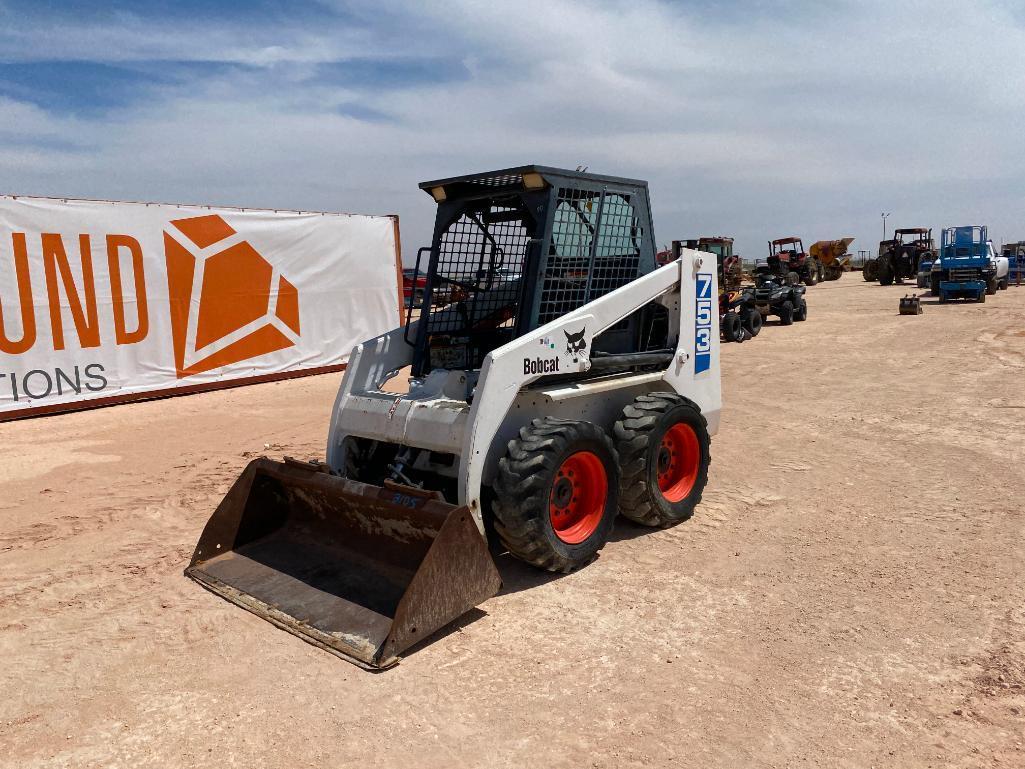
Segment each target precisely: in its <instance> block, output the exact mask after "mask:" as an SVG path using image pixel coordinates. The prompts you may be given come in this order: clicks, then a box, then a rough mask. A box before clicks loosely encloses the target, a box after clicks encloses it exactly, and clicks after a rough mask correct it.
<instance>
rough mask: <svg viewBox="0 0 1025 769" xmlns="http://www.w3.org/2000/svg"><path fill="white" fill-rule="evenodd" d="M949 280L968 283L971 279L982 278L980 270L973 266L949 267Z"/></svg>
mask: <svg viewBox="0 0 1025 769" xmlns="http://www.w3.org/2000/svg"><path fill="white" fill-rule="evenodd" d="M949 280H951V281H953V282H954V283H968V282H969V281H973V280H982V271H981V270H979V269H977V268H974V267H961V268H956V269H951V270H950V278H949Z"/></svg>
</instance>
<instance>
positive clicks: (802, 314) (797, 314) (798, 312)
mask: <svg viewBox="0 0 1025 769" xmlns="http://www.w3.org/2000/svg"><path fill="white" fill-rule="evenodd" d="M794 320H796V321H797V322H798V323H800V322H801V321H805V320H808V302H807V301H805V300H804V299H802V300H801V301H800V302H799V303H798V305H797V309H795V310H794Z"/></svg>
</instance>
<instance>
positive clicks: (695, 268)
mask: <svg viewBox="0 0 1025 769" xmlns="http://www.w3.org/2000/svg"><path fill="white" fill-rule="evenodd" d="M420 186H421V188H422V189H423V190H424V191H425V192H426V193H427V194H429V195H430V196H431V197H432V198H433V200H434V201H435V202H436V203H437V215H436V220H435V226H434V235H433V238H432V241H431V244H430V245H429V246H427V247H425V248H422V249H420V251H419V252H418V254H417V262H416V266H415V269H414V276H413V280H414V281H415V280H417V279H418V277H419V276H423V277H424V278H425V279H426V282H425V285H424V289H423V292H422V299H421V298H419V297H417V298H414V300H413V301H412V302H411V306H410V307H409V308H408V310H407V315H406V322H405V324H404V325H403V326H401V327H399V328H396V329H395V330H393V331H391V332H388V333H386V334H383V335H381V336H379V337H376V338H374V339H370V340H367V341H365V342H363V343H362V344H360V345H358V346H357V347H356V348H355V349H354V350H353V351H352V354H351V356H350V358H349V361H348V365H347V367H346V370H345V373H344V375H343V378H342V382H341V386H340V388H339V391H338V396H337V399H336V402H335V405H334V408H333V412H332V418H331V424H330V428H329V432H328V441H327V457H326V460H327V461H326V463H325V462H319V461H311V462H303V461H297V460H294V459H287V458H286V459H285V460H284V461H275V460H271V459H268V458H260V459H256V460H254V461H253V462H252V463H250V465H249V466H248V467H247V468H246V469H245V470H244V471H243V473H242V475H241V476H240V477H239V479H238V480H237V481H236V483H235V484H234V486H232V488H231V489H230V490H229V491H228V493H227V495H226V496H225V498H224V499H223V500H222V502H221V503H220V505H219V506H218V508H217V509H216V511H215V512H214V514H213V516H212V517H211V518H210V520H209V522H208V523H207V525H206V528H205V529H204V531H203V533H202V535H201V536H200V539H199V543H198V544H197V546H196V550H195V553H194V555H193V557H192V561H191V563H190V564H189V566H188V568H187V569H186V574H187V575H188V576H189V577H191V578H192V579H194V580H196V581H198V582H199V583H200V584H202V585H203V586H204V587H206V588H208V589H210V590H211V591H213V592H215V593H217V594H218V595H220V596H222V597H224V598H226V599H227V600H229V601H232V602H234V603H236V604H238V605H239V606H241V607H243V608H245V609H248V610H249V611H251V612H254V613H255V614H257V615H258V616H260V617H263V618H265V619H267V620H269V621H270V622H272V623H274V624H275V625H277V626H278V627H280V628H283V629H285V630H288V631H289V632H291V633H293V634H295V635H297V636H299V637H301V638H302V639H304V640H306V641H308V642H310V643H312V644H315V645H317V646H319V647H321V648H323V649H325V650H327V651H330V652H332V653H334V654H336V655H338V656H340V657H342V658H344V659H347V660H349V661H352V662H355V663H356V664H358V665H361V666H363V667H366V668H370V669H375V668H386V667H389V666H391V665H393V664H394V663H395V662H396V661H397V660H398V658H399V656H400V655H401V654H402V653H403V652H405V651H406V650H408V649H409V648H410V647H412V646H414V645H416V644H418V643H420V642H422V641H424V640H425V639H427V638H428V637H430V636H431V635H432V634H433V633H435V632H437V631H438V630H439V629H441V628H443V627H445V626H446V625H448V624H450V623H451V622H453V621H454V620H456V619H458V618H459V617H460V616H462V615H463V614H465V613H466V612H468V611H469V610H471V609H472V608H473V607H475V606H476V605H477V604H479V603H481V602H482V601H485V600H486V599H488V598H490V597H492V596H494V595H495V594H496V593H497V592H498V590H499V589H500V587H501V579H500V576H499V572H498V570H497V568H496V565H495V562H494V560H493V558H492V555H491V551H492V550H493V551H495V552H497V553H503V552H508V553H509V554H510V555H512V556H514V557H516V558H519V559H521V560H523V561H526V562H527V563H530V564H533V565H534V566H536V567H538V568H541V569H546V570H549V571H554V572H568V571H571V570H573V569H576V568H579V567H581V566H584V565H585V564H587V563H588V562H590V561H591V560H592V559H593V558H594V557H595V556H596V555H597V553H598V552H599V551H600V550H601V549H602V547H603V546H604V545H605V543H606V542H607V540H608V537H609V534H610V531H611V529H612V526H613V522H614V520H615V518H616V516H617V515H619V514H621V515H623V516H624V517H625V518H628V519H630V520H632V521H635V522H637V523H640V524H643V525H646V526H654V527H660V526H669V525H672V524H675V523H678V522H680V521H683V520H685V519H687V518H689V517H690V516H691V514H692V513H693V511H694V508H695V506H696V505H697V503H698V501H699V500H700V498H701V493H702V490H703V488H704V486H705V483H706V480H707V475H708V466H709V461H710V454H709V444H710V436H711V435H712V434H714V433H715V432H716V430H717V428H718V424H719V413H720V408H721V395H720V380H719V344H720V342H719V328H718V313H717V311H716V302H717V295H718V286H717V278H716V263H715V260H714V258H712V256H711V255H710V254H706V253H700V252H696V251H692V250H687V249H684V250H682V251H681V253H680V259H678V260H677V261H674V262H672V263H670V264H667V265H665V266H662V267H659V266H657V265H656V260H655V249H654V245H653V244H654V240H653V237H652V221H651V209H650V206H649V201H648V187H647V183H646V182H643V181H636V180H631V179H623V178H617V177H612V176H602V175H598V174H593V173H586V172H575V171H566V170H560V169H556V168H547V167H542V166H524V167H519V168H510V169H504V170H499V171H494V172H489V173H479V174H472V175H467V176H458V177H452V178H448V179H441V180H437V181H430V182H425V183H423V184H421V185H420ZM417 299H419V301H417ZM399 372H408V391H407V392H401V393H396V392H395V390H401V389H404V388H401V387H395V386H394V380H395V379H396V377H397V375H398V374H399ZM390 382H391V383H392V384H390V385H389V386H388V387H387V389H386V388H385V385H386V384H388V383H390ZM489 545H490V548H491V549H490V550H489Z"/></svg>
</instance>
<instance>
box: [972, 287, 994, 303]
mask: <svg viewBox="0 0 1025 769" xmlns="http://www.w3.org/2000/svg"><path fill="white" fill-rule="evenodd" d="M988 293H989V289H988V288H987V289H986V290H985V291H980V292H979V293H978V294H977V295H976V297H975V301H976V302H978V303H979V304H982V303H983V302H985V301H986V294H988ZM994 293H996V292H994Z"/></svg>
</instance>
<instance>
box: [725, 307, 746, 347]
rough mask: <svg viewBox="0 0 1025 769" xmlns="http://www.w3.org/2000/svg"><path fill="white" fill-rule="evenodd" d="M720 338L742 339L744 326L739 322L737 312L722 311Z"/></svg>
mask: <svg viewBox="0 0 1025 769" xmlns="http://www.w3.org/2000/svg"><path fill="white" fill-rule="evenodd" d="M722 338H723V339H725V340H726V341H727V342H743V341H744V326H743V324H742V323H741V322H740V316H739V315H737V313H735V312H732V311H730V312H727V313H723V316H722Z"/></svg>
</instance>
